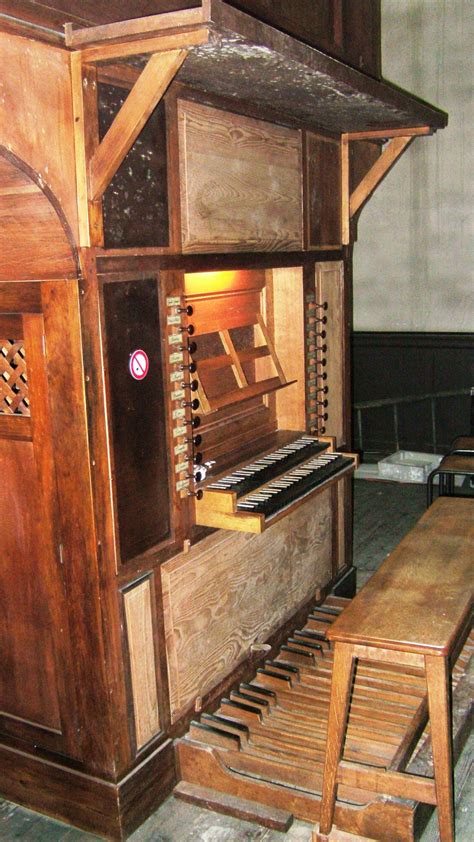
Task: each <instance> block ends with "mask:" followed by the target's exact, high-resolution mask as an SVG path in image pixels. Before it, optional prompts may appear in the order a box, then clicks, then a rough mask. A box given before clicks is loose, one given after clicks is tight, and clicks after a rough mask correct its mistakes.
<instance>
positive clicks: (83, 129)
mask: <svg viewBox="0 0 474 842" xmlns="http://www.w3.org/2000/svg"><path fill="white" fill-rule="evenodd" d="M71 81H72V103H73V112H74V148H75V157H76V189H77V214H78V226H79V245H80V246H82V247H84V248H87V247H88V246H103V244H104V236H103V223H102V203H101V202H100V201H98V202H92V201H90V197H89V189H88V178H87V163H88V161H89V160H90V159H91V158H92V157H93V155H94V152H95V150H96V149H97V146H98V143H99V116H98V106H97V71H96V68H95V67H91V66H90V65H89V66H84V64H83V62H82V57H81V54H80V53H71Z"/></svg>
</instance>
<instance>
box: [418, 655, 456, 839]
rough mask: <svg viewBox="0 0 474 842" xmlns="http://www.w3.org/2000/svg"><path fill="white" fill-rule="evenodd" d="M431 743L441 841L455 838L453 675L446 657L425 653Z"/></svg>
mask: <svg viewBox="0 0 474 842" xmlns="http://www.w3.org/2000/svg"><path fill="white" fill-rule="evenodd" d="M425 665H426V684H427V689H428V705H429V713H430V725H431V744H432V748H433V765H434V777H435V787H436V801H437V806H438V824H439V835H440V840H441V842H454V791H453V756H452V736H451V709H450V708H451V706H450V678H449V669H448V664H447V661H446V658H442V657H439V656H436V655H426V656H425Z"/></svg>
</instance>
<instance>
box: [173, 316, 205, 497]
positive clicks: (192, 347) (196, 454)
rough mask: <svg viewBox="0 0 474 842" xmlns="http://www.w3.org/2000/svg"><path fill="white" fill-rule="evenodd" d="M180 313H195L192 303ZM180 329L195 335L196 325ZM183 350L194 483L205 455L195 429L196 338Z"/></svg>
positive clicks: (191, 493)
mask: <svg viewBox="0 0 474 842" xmlns="http://www.w3.org/2000/svg"><path fill="white" fill-rule="evenodd" d="M177 312H178V313H184V314H185V315H186V316H188V317H189V316H192V315H193V308H192V306H191V305H190V304H188V305H187V306H185V307H178V308H177ZM179 330H180V331H181V332H182V333H183V334H187V336H188V337H190V336H193V334H194V332H195V328H194V325H192V324H186V325H180V327H179ZM182 350H183V351H185V352H186V353H187V355H188V358H189V361H188V362H187V363H183V364H181V365H180V366H179V368H180V370H181V371H182V372H183V382H182V383H181V388H182V389H189V391H190V395H189V399H187V398H185V399H184V400H182V401H181V407H182V408H183V409H188V408H189V409H190V410H191V416H190V418H189V419H187V420H186V424H187V425H189V426H190V427H191V432H192V435H191V436H190V437H189V438H187V439H186V444H188V445H189V446H190V448H191V461H192V463H193V471H192V473H189V474H188V476H187V478H188V479H189V480H191V481H192V482H193V483H194V484H196V483H199V482H202V480H203V479H204V473H203V472H201V471H200V470H199V465H200V464H201V462H202V459H203V456H202V453H201V452H200V451H199V450H198V448H199V447H200V445H201V442H202V436H201V434H200V433H196V434H194V431H195V430H197V428H198V427H199V426H200V424H201V418H200V416H199V415H194V413H195V412H197V410H198V409H199V407H200V402H199V398H197V397H193V396H192V395H193V392H197V390H198V388H199V382H198V380H196V379H194V378H193V377H192V375H193V374H195V373H196V371H197V363H196V361H195V360H193V358H192V357H193V354H195V353H196V351H197V344H196V342H195V341H194V340H192V341H190V342H189V341H188V342H187V343H186V344H185V345H183V346H182ZM186 374H187V375H188V378H189V379H186ZM202 495H203V492H202V490H201V489H197V490H196V489H194V490H193V491H188V496H189V497H196V498H197V499H198V500H200V499H201V497H202Z"/></svg>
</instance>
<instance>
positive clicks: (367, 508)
mask: <svg viewBox="0 0 474 842" xmlns="http://www.w3.org/2000/svg"><path fill="white" fill-rule="evenodd" d="M354 502H355V509H354V561H355V564H356V566H357V568H358V586H359V587H360V586H361V585H362V584H364V583H365V582H366V581H367V579H368V578H370V576H371V575H372V573H373V572H374V570H376V569H377V567H378V565H379V564H380V563H381V562H382V561H383V560H384V559H385V558H386V556H387V555H388V553H389V552H390V551H391V550H392V549H393V548H394V547H395V546H396V545H397V544H398V542H399V541H400V540H401V538H402V537H403V536H404V535H405V534H406V533H407V532H408V531H409V530H410V529H411V528H412V526H413V525H414V523H415V522H416V521H417V520H418V518H419V517H420V516H421V514H422V513H423V511H424V510H425V487H424V486H422V485H401V484H398V483H387V482H374V481H372V480H356V482H355V496H354ZM473 756H474V740H473V739H472V738H471V741H470V742H469V743H468V744H467V745H466V747H465V749H464V751H463V753H462V755H461V757H460V759H459V761H458V764H457V767H456V777H457V778H458V787H459V785H460V784H464V785H463V788H462V792H461V797H460V799H459V803H458V806H457V810H456V842H471V839H472V837H473V831H472V828H473V818H472V816H473V811H474V784H473V781H472V776H471V778H469V769H470V768H471V765H472V757H473ZM0 773H1V770H0ZM437 838H438V837H437V829H436V816H435V815H433V816H432V819H431V820H430V823H429V824H428V826H427V828H426V829H425V831H424V833H423V836H422V837H421V840H420V842H435V840H437ZM14 839H21V840H35V841H36V842H94V840H97V837H96V836H93V835H92V834H90V833H84V832H82V831H80V830H76V829H74V828H71V827H68V826H67V825H64V824H61V823H60V822H56V821H54V820H52V819H47V818H45V817H44V816H41V815H39V814H38V813H33V812H31V811H30V810H25V809H23V808H21V807H17V806H15V805H14V804H11V803H10V802H8V801H4V800H2V799H1V798H0V840H14ZM130 840H131V842H152V840H153V842H254V841H255V842H257V840H260V841H261V842H310V840H311V828H310V826H309V825H307V824H304V823H303V822H295V823H294V824H293V826H292V827H291V829H290V830H289V832H288V833H287V834H283V833H279V832H277V831H272V830H268V829H265V828H262V827H258V826H257V825H254V824H250V823H248V822H243V821H239V820H237V819H233V818H232V817H229V816H223V815H218V814H217V813H210V812H208V811H206V810H202V809H200V808H198V807H194V806H192V805H189V804H185V803H183V802H182V801H178V800H175V799H174V798H172V797H171V798H169V799H168V800H167V801H166V802H165V803H164V804H162V806H161V807H160V808H159V809H158V810H157V811H156V812H155V813H154V814H153V815H152V816H150V818H149V819H148V820H147V821H146V822H145V823H144V824H143V825H142V827H141V828H139V829H138V830H137V831H136V832H135V833H134V834H133V835H132V836H131V837H130Z"/></svg>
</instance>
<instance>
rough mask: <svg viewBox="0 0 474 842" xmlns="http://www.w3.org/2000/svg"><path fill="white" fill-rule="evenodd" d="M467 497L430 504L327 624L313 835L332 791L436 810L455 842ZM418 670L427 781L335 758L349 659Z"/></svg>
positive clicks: (466, 602)
mask: <svg viewBox="0 0 474 842" xmlns="http://www.w3.org/2000/svg"><path fill="white" fill-rule="evenodd" d="M473 547H474V500H468V499H466V498H463V499H456V500H454V499H453V498H450V497H441V498H438V499H437V500H436V501H435V503H434V504H433V505H432V506H431V508H430V509H428V511H427V512H426V513H425V514H424V516H423V517H422V518H421V520H420V521H419V522H418V524H417V525H416V526H415V528H414V529H413V530H412V531H411V532H410V533H409V534H408V535H407V536H406V537H405V538H404V539H403V541H402V542H401V543H400V544H399V545H398V547H397V548H396V549H395V550H394V552H393V553H392V554H391V556H389V558H388V559H386V561H385V562H384V563H383V564H382V565H381V567H380V568H379V570H378V571H377V572H376V573H375V575H374V576H373V577H372V579H370V581H369V582H368V583H367V584H366V585H365V587H364V588H363V589H362V590H361V591H360V592H359V594H357V596H356V597H355V598H354V599H353V600H352V602H351V603H350V605H349V606H348V607H347V608H346V609H345V610H344V612H343V613H342V614H341V616H340V617H338V619H337V620H336V621H335V622H334V623H333V624H332V626H331V628H330V630H329V631H328V637H329V639H330V640H331V641H333V643H334V666H333V678H332V686H331V701H330V707H329V723H328V736H327V744H326V759H325V768H324V778H323V795H322V802H321V814H320V824H319V833H316V834H315V835H314V836H313V838H314V839H317V840H323V839H327V836H326V834H328V833H329V832H330V830H331V827H332V823H333V816H334V809H335V801H336V793H337V786H338V784H340V783H342V784H346V785H347V786H351V787H355V788H359V789H365V790H370V791H372V792H378V793H381V794H382V793H383V794H385V795H392V796H396V797H401V798H409V799H415V800H417V801H422V802H424V803H427V804H434V805H437V807H438V822H439V829H440V839H441V842H454V806H453V805H454V798H453V769H452V747H451V711H450V665H452V663H453V662H454V660H455V659H456V657H457V655H458V654H459V651H460V650H461V648H462V645H463V643H464V641H465V640H466V637H467V635H468V634H469V630H470V624H471V608H472V595H471V588H472V571H473V561H474V555H473V552H474V551H473ZM357 658H362V659H364V660H370V661H381V662H388V663H393V664H402V665H405V666H416V667H420V666H421V667H423V668H424V669H425V670H426V683H427V691H428V706H429V716H430V720H431V741H432V749H433V764H434V780H433V779H431V778H424V777H421V776H418V775H408V774H406V773H403V772H392V771H386V770H384V769H380V768H376V767H370V766H362V765H360V764H358V763H352V762H351V763H349V762H346V761H342V760H341V757H342V749H343V743H344V734H345V728H346V722H347V714H348V709H349V701H350V693H351V685H352V674H353V667H354V661H355V659H357Z"/></svg>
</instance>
